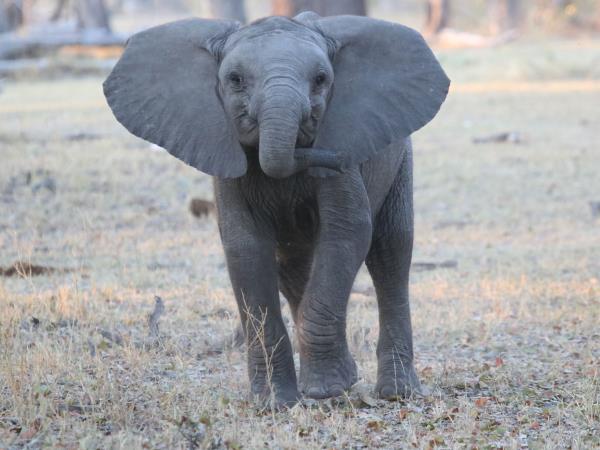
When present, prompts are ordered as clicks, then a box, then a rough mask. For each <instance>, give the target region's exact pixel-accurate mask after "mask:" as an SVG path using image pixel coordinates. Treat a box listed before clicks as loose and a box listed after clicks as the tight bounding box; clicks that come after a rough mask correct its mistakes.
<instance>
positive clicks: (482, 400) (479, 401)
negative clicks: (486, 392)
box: [475, 397, 490, 408]
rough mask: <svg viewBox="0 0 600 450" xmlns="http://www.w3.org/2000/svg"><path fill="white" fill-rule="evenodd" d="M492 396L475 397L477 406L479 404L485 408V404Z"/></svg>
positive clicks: (479, 406)
mask: <svg viewBox="0 0 600 450" xmlns="http://www.w3.org/2000/svg"><path fill="white" fill-rule="evenodd" d="M489 400H490V398H489V397H479V398H476V399H475V406H477V407H478V408H483V407H484V406H485V405H487V404H488V402H489Z"/></svg>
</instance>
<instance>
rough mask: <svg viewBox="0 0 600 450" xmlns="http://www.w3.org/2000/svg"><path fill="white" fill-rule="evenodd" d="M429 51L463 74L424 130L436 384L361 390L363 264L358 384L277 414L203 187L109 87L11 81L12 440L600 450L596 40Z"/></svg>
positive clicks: (2, 223) (4, 145)
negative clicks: (158, 306) (389, 397)
mask: <svg viewBox="0 0 600 450" xmlns="http://www.w3.org/2000/svg"><path fill="white" fill-rule="evenodd" d="M440 57H441V59H442V61H443V63H444V65H445V66H446V67H447V68H448V72H449V73H450V75H451V77H452V78H453V80H454V81H455V83H454V85H453V88H452V92H451V94H450V97H449V99H448V101H447V103H446V104H445V105H444V107H443V110H442V112H441V113H440V115H439V116H438V117H437V118H436V119H435V121H434V122H433V123H432V124H430V125H429V126H427V127H426V128H425V129H424V130H422V131H420V132H418V133H417V134H416V136H415V204H416V218H415V219H416V242H415V255H414V262H415V265H414V270H413V273H412V278H411V296H412V297H411V301H412V309H413V324H414V334H415V345H416V348H415V354H416V366H417V370H418V373H419V375H420V378H421V380H422V382H423V383H424V385H425V386H426V387H427V390H428V392H427V395H425V396H424V397H423V398H415V399H413V400H411V401H407V402H392V403H388V402H381V401H378V400H376V399H373V398H372V396H371V391H372V388H373V384H374V382H375V376H376V361H375V354H374V349H375V344H376V338H377V333H378V324H377V320H376V319H377V311H376V302H375V297H374V293H373V289H372V287H371V283H370V280H369V278H368V275H367V273H366V271H365V270H361V272H360V274H359V276H358V278H357V280H356V283H355V288H354V291H353V294H352V297H351V299H350V307H349V324H348V336H349V340H350V346H351V350H352V352H353V354H354V356H355V358H356V360H357V362H358V365H359V376H360V378H361V381H360V382H359V384H358V385H357V386H356V387H355V388H354V389H353V390H352V392H350V393H349V394H348V396H347V398H342V399H335V400H327V401H322V402H314V401H313V402H310V401H307V402H305V403H304V404H302V405H300V406H297V407H295V408H294V409H292V410H291V411H289V412H283V413H271V412H268V411H259V410H257V409H256V408H254V407H253V406H252V405H251V404H250V403H249V402H248V401H247V398H246V392H247V389H248V382H247V376H246V371H245V361H244V355H243V352H242V351H241V350H240V349H238V348H235V347H234V346H232V343H231V337H232V335H233V333H234V330H235V328H236V324H237V316H236V315H237V313H236V307H235V303H234V299H233V296H232V292H231V290H230V286H229V281H228V277H227V273H226V269H225V265H224V261H223V253H222V250H221V246H220V242H219V238H218V232H217V227H216V224H215V220H214V217H212V216H209V217H203V218H201V219H198V218H195V217H193V216H192V215H191V214H190V212H189V210H188V204H189V201H190V199H191V198H192V197H202V198H207V199H210V198H211V197H212V187H211V182H210V178H209V177H208V176H205V175H203V174H201V173H199V172H197V171H195V170H193V169H191V168H189V167H187V166H185V165H184V164H182V163H179V162H178V161H176V160H175V159H173V158H172V157H170V156H169V155H167V154H165V153H164V152H163V151H161V150H160V149H157V148H153V147H151V146H150V145H148V144H147V143H145V142H143V141H140V140H138V139H136V138H134V137H132V136H130V135H128V134H127V133H126V132H125V131H124V129H122V128H121V127H120V126H119V125H118V124H117V122H116V121H115V120H114V119H113V117H112V115H111V113H110V111H109V110H108V108H107V107H106V105H105V103H104V100H103V98H102V94H101V87H100V85H101V81H102V77H101V76H95V77H88V78H63V79H53V80H45V81H44V80H40V79H38V80H35V79H30V80H27V81H11V82H8V81H7V82H5V83H4V84H3V85H2V86H1V88H0V89H2V92H1V93H0V158H1V159H0V266H2V271H0V274H1V275H2V276H0V448H41V447H54V448H82V449H96V448H124V449H134V448H165V449H166V448H230V449H240V448H246V449H254V448H286V449H287V448H298V449H306V448H308V449H310V448H434V447H438V448H573V449H590V448H598V447H600V399H599V398H600V380H599V376H600V374H599V368H600V327H599V324H600V204H599V202H600V162H599V161H600V146H599V145H600V144H599V142H600V114H599V105H600V74H599V73H598V67H600V41H587V40H584V41H581V42H573V41H569V42H567V43H560V44H558V43H550V44H548V43H540V42H523V43H521V42H517V43H514V44H511V45H509V46H507V47H503V48H501V49H497V50H493V49H482V50H455V51H446V52H442V53H441V54H440ZM499 133H508V134H507V135H505V136H503V137H500V138H499V139H496V140H500V141H502V140H504V141H503V142H496V141H495V139H489V137H490V136H493V135H496V134H499ZM502 138H504V139H502ZM490 141H491V142H490ZM15 262H21V264H18V265H17V266H16V267H14V266H13V264H14V263H15ZM31 265H35V266H31ZM11 266H13V267H12V269H11ZM48 269H53V270H51V271H48ZM156 295H158V296H160V297H161V298H162V300H163V303H164V312H163V313H162V315H160V317H158V318H157V321H154V322H153V323H154V325H156V324H158V334H157V333H156V330H155V328H152V330H154V331H151V329H150V328H149V326H148V316H149V314H150V313H151V312H152V311H153V308H154V307H155V300H154V297H155V296H156ZM159 312H160V311H159ZM286 314H287V311H286ZM157 315H158V314H157ZM157 315H155V318H156V316H157Z"/></svg>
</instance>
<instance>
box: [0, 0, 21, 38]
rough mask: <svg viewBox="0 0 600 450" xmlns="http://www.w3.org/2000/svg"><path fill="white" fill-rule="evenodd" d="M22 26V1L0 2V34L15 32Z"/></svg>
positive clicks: (5, 0)
mask: <svg viewBox="0 0 600 450" xmlns="http://www.w3.org/2000/svg"><path fill="white" fill-rule="evenodd" d="M22 24H23V2H22V0H0V33H5V32H7V31H12V30H15V29H17V28H19V27H20V26H21V25H22Z"/></svg>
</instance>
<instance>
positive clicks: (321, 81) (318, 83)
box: [315, 72, 327, 86]
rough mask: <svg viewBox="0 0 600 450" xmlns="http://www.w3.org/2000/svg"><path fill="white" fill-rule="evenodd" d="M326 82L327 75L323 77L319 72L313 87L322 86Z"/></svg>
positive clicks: (323, 74)
mask: <svg viewBox="0 0 600 450" xmlns="http://www.w3.org/2000/svg"><path fill="white" fill-rule="evenodd" d="M326 80H327V75H325V73H323V72H319V73H318V74H317V76H316V77H315V85H316V86H322V85H323V84H324V83H325V81H326Z"/></svg>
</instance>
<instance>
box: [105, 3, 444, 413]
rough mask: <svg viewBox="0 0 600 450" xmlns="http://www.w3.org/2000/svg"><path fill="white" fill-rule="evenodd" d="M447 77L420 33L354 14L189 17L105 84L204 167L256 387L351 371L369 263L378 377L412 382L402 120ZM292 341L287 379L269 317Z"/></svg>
mask: <svg viewBox="0 0 600 450" xmlns="http://www.w3.org/2000/svg"><path fill="white" fill-rule="evenodd" d="M448 85H449V81H448V79H447V78H446V76H445V74H444V73H443V71H442V69H441V68H440V67H439V65H438V63H437V61H436V60H435V58H434V57H433V55H432V54H431V52H430V50H429V49H428V47H427V46H426V44H425V43H424V41H423V40H422V38H421V37H420V36H419V35H418V33H416V32H414V31H412V30H410V29H408V28H405V27H402V26H400V25H394V24H389V23H387V22H381V21H376V20H373V19H367V18H359V17H352V16H341V17H334V18H323V19H322V18H320V17H318V16H316V15H315V14H312V13H305V14H302V15H301V16H298V17H296V18H295V19H294V20H290V19H285V18H268V19H264V20H261V21H258V22H256V23H254V24H251V25H249V26H247V27H241V28H240V27H239V26H238V25H237V24H235V23H230V22H223V21H208V20H200V19H195V20H188V21H182V22H175V23H173V24H168V25H165V26H163V27H158V28H154V29H151V30H148V31H146V32H144V33H140V34H139V35H136V36H134V37H133V39H132V40H131V41H130V42H129V44H128V46H127V50H126V52H125V54H124V56H123V57H122V59H121V61H120V62H119V64H117V66H116V67H115V69H114V71H113V73H112V74H111V76H110V77H109V78H108V79H107V81H106V82H105V85H104V89H105V94H106V97H107V99H108V102H109V104H110V106H111V108H112V109H113V112H114V113H115V116H116V117H117V119H118V120H119V121H120V122H121V123H123V124H124V125H125V126H126V127H127V128H128V129H129V130H130V131H131V132H133V133H134V134H136V135H138V136H140V137H143V138H144V139H147V140H149V141H151V142H155V143H157V144H159V145H162V146H163V147H165V148H166V149H167V150H169V151H170V152H171V153H172V154H174V155H175V156H177V157H178V158H180V159H182V160H183V161H185V162H187V163H188V164H190V165H192V166H194V167H196V168H198V169H200V170H203V171H205V172H207V173H209V174H212V175H215V193H216V202H217V207H218V221H219V229H220V233H221V239H222V242H223V247H224V250H225V255H226V259H227V266H228V269H229V274H230V278H231V283H232V285H233V289H234V292H235V296H236V299H237V302H238V307H239V312H240V316H241V321H242V324H243V326H244V330H245V334H246V340H247V344H248V373H249V377H250V384H251V391H252V393H253V394H255V395H257V396H259V397H260V398H261V399H264V400H268V399H274V400H275V405H276V406H282V405H291V404H294V403H295V402H296V401H297V399H298V398H299V395H300V392H302V393H303V394H304V395H306V396H308V397H312V398H326V397H332V396H338V395H341V394H343V392H344V390H346V389H348V388H349V387H350V386H352V384H353V383H355V382H356V380H357V369H356V364H355V362H354V360H353V358H352V356H351V354H350V352H349V350H348V345H347V341H346V309H347V302H348V298H349V295H350V290H351V288H352V283H353V281H354V278H355V276H356V273H357V271H358V269H359V267H360V266H361V264H362V263H363V261H366V264H367V267H368V269H369V272H370V274H371V276H372V278H373V283H374V285H375V289H376V293H377V302H378V306H379V325H380V334H379V342H378V345H377V359H378V375H377V387H376V389H377V393H378V395H379V396H380V397H381V398H385V399H391V398H397V397H404V396H407V395H410V393H411V392H414V391H418V389H419V381H418V379H417V376H416V374H415V370H414V367H413V346H412V331H411V322H410V309H409V300H408V279H409V268H410V262H411V252H412V243H413V209H412V148H411V144H410V138H409V136H410V134H411V133H412V132H413V131H415V130H416V129H418V128H420V127H422V126H423V125H425V124H426V123H427V122H428V121H429V120H431V119H432V118H433V116H434V115H435V114H436V112H437V111H438V109H439V107H440V105H441V103H442V102H443V101H444V98H445V96H446V93H447V90H448ZM279 291H281V292H282V293H283V295H284V296H285V298H286V299H287V300H288V302H289V305H290V308H291V311H292V314H293V318H294V321H295V323H296V329H297V330H298V342H299V345H300V348H299V352H300V375H299V380H297V379H296V371H295V368H294V361H293V353H292V347H291V344H290V339H289V337H288V334H287V332H286V328H285V325H284V323H283V321H282V317H281V311H280V304H279Z"/></svg>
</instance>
